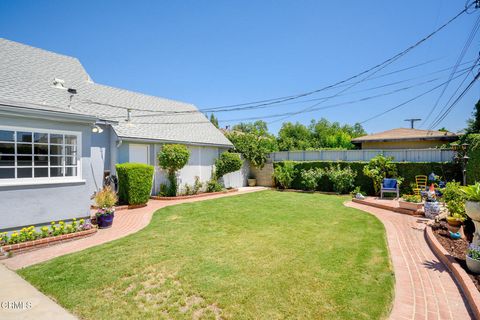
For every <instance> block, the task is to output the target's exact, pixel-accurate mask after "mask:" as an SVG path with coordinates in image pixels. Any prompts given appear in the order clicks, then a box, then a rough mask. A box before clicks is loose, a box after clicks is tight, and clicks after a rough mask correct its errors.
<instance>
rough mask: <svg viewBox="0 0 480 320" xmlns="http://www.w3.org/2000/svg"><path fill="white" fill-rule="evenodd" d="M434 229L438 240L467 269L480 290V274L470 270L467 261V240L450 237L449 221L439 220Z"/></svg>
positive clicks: (433, 226)
mask: <svg viewBox="0 0 480 320" xmlns="http://www.w3.org/2000/svg"><path fill="white" fill-rule="evenodd" d="M432 230H433V234H434V235H435V237H436V238H437V240H438V242H440V243H441V244H442V246H443V247H444V248H445V250H447V251H448V253H449V254H450V255H451V256H452V257H454V258H455V260H456V261H457V262H458V263H459V264H460V265H461V266H462V268H463V269H465V271H466V272H467V274H468V275H469V277H470V278H471V279H472V281H473V283H474V284H475V286H476V287H477V290H478V291H480V275H478V274H473V273H472V272H470V270H468V268H467V263H466V261H465V256H466V254H467V248H468V242H467V240H465V239H463V238H461V239H458V240H453V239H452V238H450V233H449V232H448V228H447V223H446V222H445V221H441V222H439V223H438V222H437V223H435V224H434V225H432Z"/></svg>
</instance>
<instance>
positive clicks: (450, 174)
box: [274, 161, 462, 195]
mask: <svg viewBox="0 0 480 320" xmlns="http://www.w3.org/2000/svg"><path fill="white" fill-rule="evenodd" d="M291 162H293V163H294V167H295V169H296V173H295V178H294V180H293V182H292V188H293V189H304V186H303V185H302V180H301V179H302V178H301V176H300V172H301V170H308V169H311V168H328V167H329V166H331V165H332V164H337V163H338V164H339V165H340V167H341V168H344V167H347V166H349V167H350V168H351V169H352V170H353V171H354V172H356V173H357V176H356V178H355V186H359V187H360V188H361V190H362V191H363V192H365V193H367V194H369V195H373V194H374V189H373V182H372V179H370V178H369V177H367V176H365V175H364V174H363V167H364V166H365V165H366V164H367V162H346V161H291ZM395 164H396V165H397V170H398V175H399V176H400V177H402V178H404V181H403V183H402V185H401V187H400V193H412V190H411V188H410V184H411V183H415V176H417V175H427V176H428V175H429V174H430V173H431V172H434V173H435V174H437V175H439V176H441V177H442V178H443V179H445V180H447V181H451V180H455V181H461V179H462V173H461V169H460V167H459V166H458V165H457V164H454V163H451V162H396V163H395ZM282 165H283V162H275V163H274V166H282ZM318 191H327V192H331V191H333V186H332V183H331V182H330V181H329V180H328V178H327V177H322V179H321V180H320V182H319V189H318Z"/></svg>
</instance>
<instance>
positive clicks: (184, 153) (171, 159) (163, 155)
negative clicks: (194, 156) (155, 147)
mask: <svg viewBox="0 0 480 320" xmlns="http://www.w3.org/2000/svg"><path fill="white" fill-rule="evenodd" d="M157 157H158V164H159V165H160V167H162V169H165V170H167V178H168V181H169V182H170V185H169V187H168V190H167V192H168V196H171V197H174V196H176V195H177V190H178V181H177V175H176V173H177V171H178V170H180V169H182V168H183V167H185V165H186V164H187V163H188V159H190V152H189V151H188V149H187V147H186V146H185V145H183V144H166V145H164V146H163V147H162V150H161V151H160V152H159V153H158V155H157Z"/></svg>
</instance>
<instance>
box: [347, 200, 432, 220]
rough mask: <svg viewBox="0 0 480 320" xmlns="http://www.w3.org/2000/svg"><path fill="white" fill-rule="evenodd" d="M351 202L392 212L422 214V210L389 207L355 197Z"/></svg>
mask: <svg viewBox="0 0 480 320" xmlns="http://www.w3.org/2000/svg"><path fill="white" fill-rule="evenodd" d="M352 202H355V203H359V204H363V205H366V206H370V207H375V208H379V209H384V210H389V211H393V212H397V213H403V214H408V215H409V216H415V217H421V216H423V212H421V211H420V212H419V211H418V210H417V211H414V210H410V209H405V208H400V207H390V206H387V205H386V204H381V203H376V202H370V201H366V200H360V199H355V198H353V199H352Z"/></svg>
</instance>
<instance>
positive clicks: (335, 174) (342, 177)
mask: <svg viewBox="0 0 480 320" xmlns="http://www.w3.org/2000/svg"><path fill="white" fill-rule="evenodd" d="M325 175H326V176H327V177H328V179H329V180H330V181H331V182H332V185H333V191H335V192H337V193H340V194H345V193H348V192H350V191H352V190H353V188H355V177H356V176H357V173H356V172H355V171H353V170H352V168H350V167H344V168H340V166H339V165H338V164H337V165H336V166H331V167H330V168H329V169H328V170H325Z"/></svg>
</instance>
